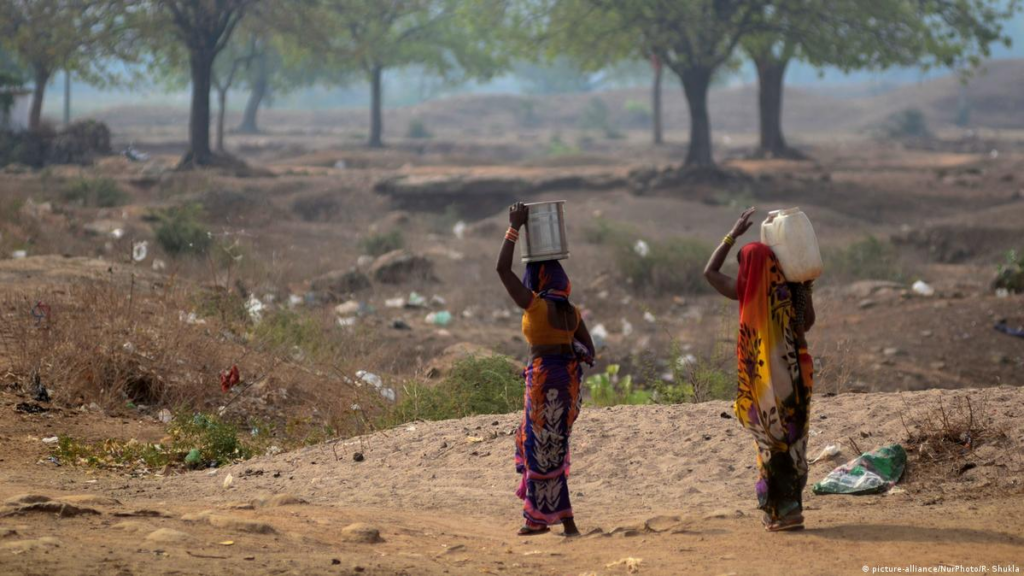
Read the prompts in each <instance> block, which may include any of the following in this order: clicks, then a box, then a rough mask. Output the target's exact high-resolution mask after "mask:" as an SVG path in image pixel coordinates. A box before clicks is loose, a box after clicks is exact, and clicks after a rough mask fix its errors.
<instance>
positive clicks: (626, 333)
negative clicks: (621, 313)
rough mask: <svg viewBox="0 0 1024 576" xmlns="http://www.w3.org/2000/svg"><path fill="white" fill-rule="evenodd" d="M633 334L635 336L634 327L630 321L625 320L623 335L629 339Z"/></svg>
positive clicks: (623, 321) (623, 320)
mask: <svg viewBox="0 0 1024 576" xmlns="http://www.w3.org/2000/svg"><path fill="white" fill-rule="evenodd" d="M632 334H633V325H632V324H631V323H630V322H629V320H626V319H625V318H623V319H622V335H623V336H626V337H627V338H628V337H629V336H631V335H632Z"/></svg>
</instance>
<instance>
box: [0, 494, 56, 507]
mask: <svg viewBox="0 0 1024 576" xmlns="http://www.w3.org/2000/svg"><path fill="white" fill-rule="evenodd" d="M50 500H51V498H50V497H49V496H43V495H42V494H19V495H18V496H11V497H10V498H8V499H7V500H4V504H6V505H8V506H20V505H22V504H38V503H39V502H49V501H50Z"/></svg>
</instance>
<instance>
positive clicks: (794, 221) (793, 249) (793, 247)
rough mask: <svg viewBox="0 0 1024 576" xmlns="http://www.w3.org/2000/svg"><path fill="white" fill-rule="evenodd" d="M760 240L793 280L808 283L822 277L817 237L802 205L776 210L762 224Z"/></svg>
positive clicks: (789, 279) (789, 278)
mask: <svg viewBox="0 0 1024 576" xmlns="http://www.w3.org/2000/svg"><path fill="white" fill-rule="evenodd" d="M761 242H762V243H764V244H767V245H768V247H769V248H771V249H772V252H774V253H775V256H776V257H777V258H778V259H779V265H781V266H782V273H783V274H784V275H785V276H786V280H788V281H790V282H807V281H808V280H814V279H815V278H817V277H819V276H821V272H822V270H823V268H824V266H823V264H822V262H821V250H819V249H818V237H817V236H815V235H814V227H813V226H811V221H810V219H809V218H807V215H806V214H804V213H803V211H801V210H800V209H799V208H788V209H786V210H773V211H771V212H769V213H768V218H767V219H766V220H765V221H764V222H763V223H762V224H761Z"/></svg>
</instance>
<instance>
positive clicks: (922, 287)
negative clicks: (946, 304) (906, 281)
mask: <svg viewBox="0 0 1024 576" xmlns="http://www.w3.org/2000/svg"><path fill="white" fill-rule="evenodd" d="M911 290H913V291H914V294H917V295H919V296H934V295H935V288H932V287H931V285H929V284H928V283H927V282H925V281H924V280H918V281H917V282H914V285H913V286H911Z"/></svg>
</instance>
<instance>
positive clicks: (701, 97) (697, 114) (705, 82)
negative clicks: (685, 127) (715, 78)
mask: <svg viewBox="0 0 1024 576" xmlns="http://www.w3.org/2000/svg"><path fill="white" fill-rule="evenodd" d="M712 72H713V70H712V69H711V68H709V67H706V66H693V67H690V68H686V69H684V70H683V71H682V73H681V74H680V75H679V76H680V78H681V79H682V81H683V92H684V93H685V94H686V103H687V104H688V105H689V108H690V149H689V151H687V153H686V166H688V167H700V168H713V167H714V166H715V160H714V158H713V157H712V155H711V119H710V117H709V115H708V88H709V87H710V86H711V74H712Z"/></svg>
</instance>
